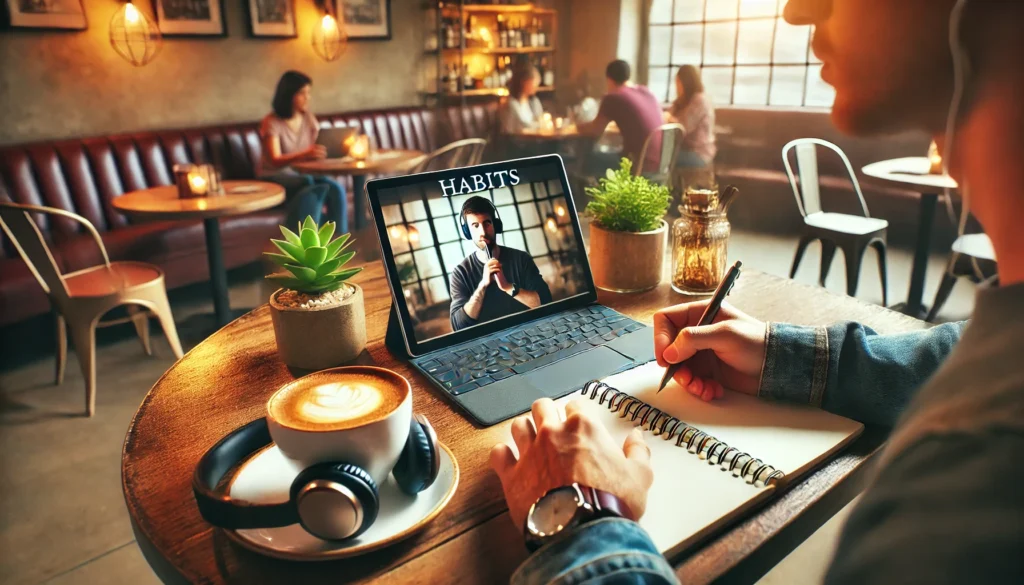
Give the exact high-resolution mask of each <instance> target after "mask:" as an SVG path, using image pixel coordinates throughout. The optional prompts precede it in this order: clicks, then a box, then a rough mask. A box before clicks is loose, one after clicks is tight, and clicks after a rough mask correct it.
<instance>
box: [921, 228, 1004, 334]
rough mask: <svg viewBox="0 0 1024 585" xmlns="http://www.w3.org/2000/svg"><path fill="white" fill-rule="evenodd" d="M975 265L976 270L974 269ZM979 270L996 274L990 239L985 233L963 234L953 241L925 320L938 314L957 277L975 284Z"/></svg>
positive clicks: (980, 280) (977, 280) (931, 318)
mask: <svg viewBox="0 0 1024 585" xmlns="http://www.w3.org/2000/svg"><path fill="white" fill-rule="evenodd" d="M975 266H977V269H978V270H975ZM979 271H980V272H981V273H982V275H985V274H992V275H994V274H996V254H995V251H994V250H993V249H992V240H990V239H989V237H988V236H987V235H985V234H964V235H962V236H960V237H959V238H957V239H956V241H955V242H953V248H952V250H951V252H950V254H949V261H948V262H947V263H946V271H945V272H944V273H943V274H942V282H941V283H940V284H939V290H938V291H937V292H936V293H935V302H933V303H932V308H931V309H930V310H929V311H928V316H927V317H925V321H932V320H934V319H935V317H936V316H937V315H938V314H939V311H940V310H942V306H943V305H945V304H946V301H947V300H948V299H949V294H950V293H951V292H953V285H955V284H956V281H957V279H958V278H967V279H969V280H971V281H972V282H974V283H975V284H977V283H980V282H982V279H981V278H980V276H981V275H979V274H977V272H979Z"/></svg>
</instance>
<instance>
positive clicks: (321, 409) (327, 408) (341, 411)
mask: <svg viewBox="0 0 1024 585" xmlns="http://www.w3.org/2000/svg"><path fill="white" fill-rule="evenodd" d="M381 402H382V400H381V393H380V390H378V389H377V388H374V387H373V386H368V385H366V384H358V383H352V384H346V383H339V382H334V383H332V384H324V385H322V386H317V387H316V388H314V389H313V391H312V392H311V393H310V394H309V396H308V397H307V398H306V400H305V401H304V402H302V403H301V404H300V405H299V412H301V413H302V416H303V418H305V419H306V420H307V421H309V422H311V423H313V424H331V423H339V422H345V421H348V420H352V419H357V418H362V417H365V416H366V415H368V414H370V413H372V412H373V411H375V410H376V409H377V408H379V407H380V404H381Z"/></svg>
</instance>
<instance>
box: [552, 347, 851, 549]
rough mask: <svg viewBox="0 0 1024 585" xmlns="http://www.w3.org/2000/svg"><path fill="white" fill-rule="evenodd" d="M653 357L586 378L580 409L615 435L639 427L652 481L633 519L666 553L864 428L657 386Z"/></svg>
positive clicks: (797, 410)
mask: <svg viewBox="0 0 1024 585" xmlns="http://www.w3.org/2000/svg"><path fill="white" fill-rule="evenodd" d="M664 371H665V370H664V369H663V368H661V367H659V366H658V364H657V363H655V362H651V363H649V364H646V365H643V366H640V367H637V368H634V369H632V370H629V371H627V372H623V373H621V374H616V375H614V376H611V377H609V378H607V379H605V380H603V381H601V382H596V381H595V382H591V383H589V384H587V385H586V386H584V388H583V389H582V391H581V392H576V393H574V394H572V395H570V396H567V397H565V398H563V399H562V400H560V401H559V402H561V403H564V402H567V401H569V400H572V399H578V398H580V397H581V396H584V397H585V398H586V399H589V400H583V402H584V404H585V406H586V408H587V410H588V411H589V412H591V413H592V414H593V415H594V416H596V417H597V418H598V419H599V420H601V421H602V422H603V423H604V424H605V426H607V427H608V429H609V430H610V431H611V433H612V436H613V437H614V438H615V440H616V442H618V443H619V444H622V442H623V441H624V440H625V438H626V435H627V434H628V433H629V432H630V431H631V430H632V429H633V427H634V426H641V427H642V428H643V429H644V431H645V436H644V438H645V439H646V442H647V445H648V446H649V447H650V448H651V463H652V465H653V467H654V485H653V486H652V488H651V491H650V494H649V496H648V503H647V511H646V513H645V514H644V517H643V518H641V520H640V525H641V526H643V527H644V529H646V530H647V532H648V533H649V534H650V535H651V538H652V539H653V540H654V543H655V544H656V545H657V546H658V548H659V549H660V550H661V551H662V553H664V554H666V555H668V556H672V555H674V554H676V553H678V552H681V551H682V550H684V549H685V548H687V547H689V546H691V545H693V544H694V543H696V542H697V541H699V540H701V539H702V538H703V537H705V536H707V535H709V534H710V533H712V532H714V531H715V530H717V529H718V528H720V527H722V526H723V525H725V524H727V523H730V522H732V521H734V520H736V519H738V518H739V517H741V516H743V515H744V514H745V513H746V512H748V511H750V510H751V509H752V508H754V507H755V506H757V505H758V504H760V503H763V502H764V501H765V500H767V499H769V498H771V497H772V495H773V494H774V493H775V492H776V491H777V489H776V488H777V487H779V486H781V485H782V484H783V483H785V482H788V481H792V480H793V479H796V478H799V477H800V475H801V474H804V473H806V472H807V471H809V470H810V469H812V468H813V467H815V466H817V465H818V464H819V463H821V462H823V461H825V460H826V459H828V458H829V457H830V456H832V455H833V454H835V453H836V452H837V451H839V450H840V449H841V448H842V447H843V446H845V445H846V444H848V443H849V442H850V441H852V440H853V439H854V438H856V437H857V435H859V434H860V433H861V431H862V430H863V429H864V425H862V424H861V423H858V422H855V421H852V420H850V419H847V418H843V417H841V416H837V415H834V414H831V413H828V412H825V411H823V410H821V409H817V408H813V407H809V406H798V405H785V404H779V403H772V402H767V401H765V400H761V399H758V398H756V397H753V396H748V395H746V394H741V393H739V392H732V391H729V390H726V393H725V396H724V397H723V398H722V399H719V400H715V401H713V402H704V401H702V400H700V399H699V398H697V397H695V396H692V395H690V394H689V393H687V392H685V391H684V390H683V389H682V388H680V387H679V386H678V385H677V384H676V383H675V381H672V382H670V383H669V385H668V386H667V387H666V388H665V390H663V391H662V392H661V393H660V394H659V393H657V392H656V390H657V388H658V383H659V382H660V381H661V376H662V374H663V373H664Z"/></svg>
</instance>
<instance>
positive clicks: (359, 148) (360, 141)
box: [348, 134, 370, 161]
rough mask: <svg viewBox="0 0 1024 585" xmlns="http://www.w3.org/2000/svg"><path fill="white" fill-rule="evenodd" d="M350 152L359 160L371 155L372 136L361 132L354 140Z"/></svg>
mask: <svg viewBox="0 0 1024 585" xmlns="http://www.w3.org/2000/svg"><path fill="white" fill-rule="evenodd" d="M348 154H349V155H350V156H351V157H352V158H354V159H356V160H357V161H364V160H366V157H367V156H369V155H370V137H369V136H367V135H366V134H361V135H359V136H358V137H356V139H355V140H354V141H353V142H352V147H351V148H350V149H349V151H348Z"/></svg>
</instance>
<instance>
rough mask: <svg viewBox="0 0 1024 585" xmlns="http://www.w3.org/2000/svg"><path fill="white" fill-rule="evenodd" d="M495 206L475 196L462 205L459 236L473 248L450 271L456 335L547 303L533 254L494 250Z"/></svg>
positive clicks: (496, 247)
mask: <svg viewBox="0 0 1024 585" xmlns="http://www.w3.org/2000/svg"><path fill="white" fill-rule="evenodd" d="M497 215H498V212H497V210H496V209H495V208H494V205H493V204H492V203H491V202H490V201H489V200H488V199H486V198H484V197H480V196H474V197H470V198H469V199H467V200H466V202H465V203H464V204H463V205H462V212H461V215H460V216H459V225H460V229H461V230H462V236H463V237H464V238H466V239H468V240H470V241H471V242H473V243H474V244H475V245H476V247H477V248H478V249H477V250H474V251H473V253H472V254H470V255H469V256H466V259H465V260H463V261H462V262H460V263H459V265H458V266H456V267H455V269H454V270H452V275H451V278H450V279H449V280H450V282H451V297H452V304H451V309H450V311H451V320H452V329H454V330H455V331H458V330H460V329H464V328H466V327H470V326H472V325H476V324H477V323H483V322H485V321H490V320H492V319H498V318H500V317H504V316H505V315H511V314H513V313H518V312H520V311H525V310H527V309H535V308H537V307H539V306H541V305H543V304H545V303H550V302H551V290H550V289H548V285H547V283H546V282H544V278H543V277H541V275H540V270H538V269H537V263H536V262H534V261H533V256H531V255H529V254H528V253H526V252H523V251H521V250H514V249H512V248H506V247H505V246H499V245H498V240H497V237H496V236H497V234H499V233H501V231H502V225H501V219H500V218H498V217H497Z"/></svg>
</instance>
